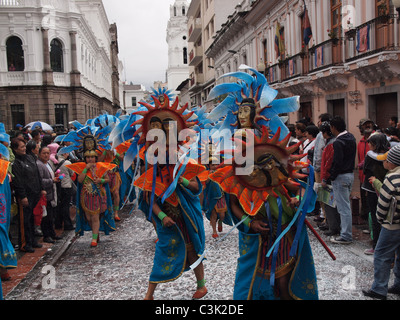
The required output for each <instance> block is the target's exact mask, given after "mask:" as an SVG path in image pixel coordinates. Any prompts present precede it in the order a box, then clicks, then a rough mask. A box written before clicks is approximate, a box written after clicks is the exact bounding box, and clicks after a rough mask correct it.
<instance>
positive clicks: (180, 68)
mask: <svg viewBox="0 0 400 320" xmlns="http://www.w3.org/2000/svg"><path fill="white" fill-rule="evenodd" d="M188 8H189V2H188V1H186V0H176V1H175V3H174V4H173V5H171V6H170V19H169V21H168V27H167V39H166V40H167V43H168V69H167V84H168V89H169V90H171V91H172V92H173V93H176V92H175V90H176V88H177V87H178V86H179V85H180V84H181V83H182V82H183V81H184V80H186V79H187V78H189V64H188V63H189V62H188V59H189V58H188V41H187V34H188V32H187V10H188Z"/></svg>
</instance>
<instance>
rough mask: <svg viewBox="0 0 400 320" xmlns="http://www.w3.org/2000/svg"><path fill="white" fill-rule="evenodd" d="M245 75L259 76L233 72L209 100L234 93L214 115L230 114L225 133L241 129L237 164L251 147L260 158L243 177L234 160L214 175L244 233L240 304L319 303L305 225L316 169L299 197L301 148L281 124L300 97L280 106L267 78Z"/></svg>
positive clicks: (236, 295) (236, 290)
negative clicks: (267, 301) (231, 80)
mask: <svg viewBox="0 0 400 320" xmlns="http://www.w3.org/2000/svg"><path fill="white" fill-rule="evenodd" d="M247 69H248V70H250V71H251V72H252V73H253V75H250V74H247V73H245V72H235V73H230V74H227V75H225V76H229V77H231V76H232V77H237V78H238V79H239V80H240V81H238V82H237V83H233V84H229V83H225V84H223V85H219V86H216V87H215V88H214V89H213V90H212V91H211V92H210V96H209V99H212V98H215V97H217V96H220V95H221V94H228V97H227V98H226V99H225V100H224V101H223V102H221V104H220V105H219V106H217V107H216V108H215V109H214V110H216V111H215V112H214V111H213V112H214V113H215V114H213V112H211V113H210V117H211V118H213V117H214V118H215V117H219V116H220V115H221V113H220V112H221V105H222V106H224V108H225V109H226V108H228V110H230V111H231V112H228V114H227V115H226V119H225V120H224V121H225V123H226V124H225V127H226V128H228V127H229V126H231V127H236V128H238V129H241V130H238V131H236V132H235V133H234V140H235V145H236V149H237V148H238V147H239V146H243V147H244V148H242V149H240V148H239V149H238V150H243V151H241V152H240V151H236V152H235V153H234V158H236V157H237V156H238V155H240V156H244V155H247V154H246V152H248V151H247V150H250V149H253V152H254V164H253V166H251V167H250V169H251V170H249V171H248V173H247V174H244V173H240V174H238V171H237V169H242V165H240V164H238V163H237V162H236V161H233V162H232V164H231V165H224V166H223V167H221V168H219V169H218V170H217V171H216V172H215V173H213V174H211V175H210V179H211V180H213V181H215V182H216V183H218V184H219V185H220V187H221V188H222V190H223V191H224V192H225V193H226V195H227V199H228V200H227V203H228V210H229V212H230V214H231V216H232V218H233V219H234V222H235V223H237V224H238V229H239V253H240V257H239V258H238V267H237V271H236V279H235V288H234V299H239V300H242V299H255V300H256V299H317V298H318V289H317V282H316V274H315V268H314V261H313V256H312V252H311V248H310V244H309V240H308V235H307V231H306V228H305V224H306V222H305V221H304V219H305V215H306V214H307V212H309V211H310V210H312V209H313V203H315V194H314V193H313V192H312V188H311V187H310V186H312V185H313V181H312V177H313V170H312V167H310V175H309V176H310V180H311V181H309V184H308V185H307V186H306V185H303V187H304V188H306V192H299V189H300V187H301V184H300V181H297V179H299V178H304V175H302V174H299V173H297V171H298V170H300V169H302V168H304V167H306V166H307V164H304V163H301V162H300V161H298V160H299V159H300V158H301V157H302V155H294V154H293V152H294V151H295V150H296V149H297V148H298V144H297V145H294V146H291V147H287V144H288V141H289V138H290V134H289V131H288V130H287V128H286V126H284V124H283V123H282V121H281V120H280V118H279V114H280V113H286V112H291V111H296V110H297V109H298V107H299V97H293V98H288V99H280V100H274V99H275V97H276V95H277V92H276V91H275V90H273V89H272V88H270V87H269V86H268V84H267V82H266V79H265V77H264V76H263V75H262V74H260V73H258V72H257V71H256V70H254V69H251V68H247ZM249 129H250V130H249ZM251 129H253V130H251ZM249 148H250V149H249ZM235 160H236V159H235ZM303 191H304V189H303ZM299 196H301V197H302V200H301V201H300V200H299V199H298V197H299ZM307 207H308V208H307ZM239 222H242V223H241V224H239Z"/></svg>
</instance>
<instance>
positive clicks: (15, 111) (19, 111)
mask: <svg viewBox="0 0 400 320" xmlns="http://www.w3.org/2000/svg"><path fill="white" fill-rule="evenodd" d="M10 109H11V122H12V126H13V128H15V126H16V125H17V124H21V125H23V126H24V125H25V108H24V105H23V104H12V105H10Z"/></svg>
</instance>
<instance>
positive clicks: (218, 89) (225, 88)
mask: <svg viewBox="0 0 400 320" xmlns="http://www.w3.org/2000/svg"><path fill="white" fill-rule="evenodd" d="M241 89H242V86H241V85H240V84H238V83H221V84H219V85H217V86H215V87H214V88H212V89H211V91H210V94H209V95H208V98H207V100H212V99H215V98H217V97H219V96H222V95H223V94H226V93H230V92H235V91H240V90H241Z"/></svg>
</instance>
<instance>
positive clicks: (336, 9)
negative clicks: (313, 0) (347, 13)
mask: <svg viewBox="0 0 400 320" xmlns="http://www.w3.org/2000/svg"><path fill="white" fill-rule="evenodd" d="M341 17H342V0H331V30H330V32H331V35H332V36H331V38H339V37H340V32H341V26H342V18H341Z"/></svg>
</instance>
